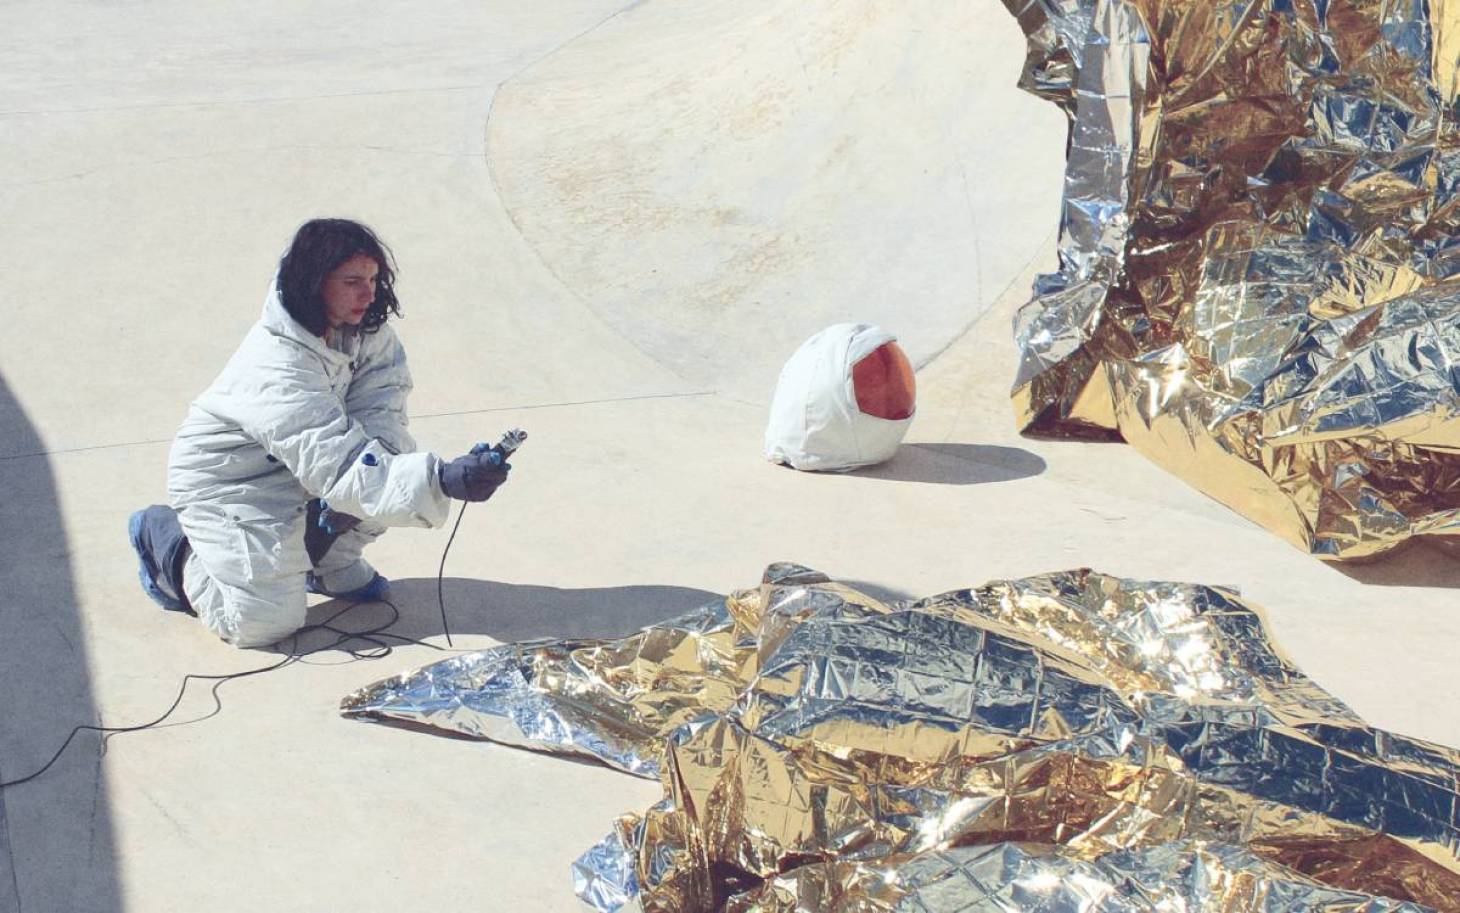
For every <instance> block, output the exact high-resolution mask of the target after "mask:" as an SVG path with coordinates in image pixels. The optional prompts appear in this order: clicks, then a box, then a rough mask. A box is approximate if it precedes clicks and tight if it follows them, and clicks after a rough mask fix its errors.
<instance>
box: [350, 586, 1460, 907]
mask: <svg viewBox="0 0 1460 913" xmlns="http://www.w3.org/2000/svg"><path fill="white" fill-rule="evenodd" d="M342 712H343V713H344V714H345V715H346V716H348V717H356V718H363V719H373V720H400V721H406V722H409V723H413V724H427V725H431V726H436V727H439V728H442V729H447V730H451V731H454V732H461V733H467V734H471V735H476V736H479V737H484V738H490V739H494V740H497V741H502V742H507V743H509V744H516V745H522V746H526V747H531V748H535V749H538V750H544V751H551V752H559V753H567V754H575V755H582V756H588V757H593V758H597V759H600V760H602V761H604V762H605V763H608V764H611V765H613V766H615V767H617V768H619V769H621V770H625V771H628V772H631V773H635V774H638V775H641V776H654V777H657V778H658V779H659V780H660V781H661V782H662V784H663V787H664V798H663V800H662V801H661V802H659V803H658V804H657V805H655V806H654V807H652V808H650V809H648V810H646V811H645V812H644V813H643V814H639V815H626V816H625V817H623V818H622V819H620V820H619V821H618V822H617V824H616V825H615V827H614V829H613V831H612V833H610V835H609V836H608V837H607V838H605V840H604V841H603V842H602V843H600V844H599V845H598V846H596V847H594V848H592V849H591V850H590V851H588V852H587V853H586V854H585V855H584V856H583V858H582V859H580V860H579V862H578V863H577V864H576V865H575V866H574V879H575V883H576V886H577V890H578V892H579V895H580V896H581V897H583V898H584V900H585V901H587V902H589V903H590V904H592V905H593V906H595V907H596V908H597V909H599V910H604V911H609V910H625V911H633V910H637V911H645V913H648V911H662V913H668V911H680V913H690V911H727V913H750V911H813V910H840V911H853V910H856V911H880V910H908V911H920V913H953V911H960V913H961V911H982V910H987V911H1001V913H1010V911H1028V913H1035V911H1039V913H1064V911H1068V913H1076V911H1081V913H1091V911H1122V913H1126V911H1142V910H1149V911H1152V913H1155V911H1168V910H1185V911H1212V913H1216V911H1221V913H1244V911H1250V913H1257V911H1264V913H1266V911H1277V910H1289V909H1311V910H1321V911H1333V913H1338V911H1357V910H1365V911H1370V913H1379V911H1386V913H1387V911H1418V910H1421V909H1435V910H1460V777H1457V773H1460V753H1457V752H1456V751H1454V750H1452V749H1449V748H1444V747H1441V746H1437V745H1433V744H1428V743H1424V742H1420V741H1417V740H1414V739H1409V738H1406V737H1404V736H1399V735H1395V734H1393V733H1388V732H1384V731H1381V730H1378V729H1374V728H1373V727H1371V726H1369V725H1368V724H1366V723H1365V722H1364V721H1363V720H1361V719H1359V718H1358V717H1357V716H1355V715H1354V714H1353V713H1352V711H1350V710H1349V709H1348V708H1347V707H1346V706H1344V705H1343V704H1342V703H1341V702H1340V701H1338V700H1337V699H1336V698H1334V697H1333V696H1332V695H1330V694H1328V693H1327V692H1325V691H1323V690H1322V689H1321V688H1319V687H1318V686H1317V685H1316V684H1314V683H1313V682H1312V681H1310V680H1309V679H1308V678H1306V677H1305V676H1304V675H1303V674H1302V673H1301V672H1300V671H1299V670H1298V669H1297V668H1295V667H1294V666H1293V664H1292V663H1291V662H1290V661H1289V660H1288V659H1286V658H1285V657H1284V656H1283V655H1282V654H1281V653H1280V652H1279V651H1278V650H1277V649H1276V648H1275V647H1274V646H1273V644H1272V643H1271V642H1270V641H1269V640H1268V637H1267V635H1266V632H1265V628H1264V624H1263V621H1262V619H1261V617H1260V615H1259V614H1258V612H1257V610H1256V609H1254V608H1253V607H1252V606H1250V605H1247V604H1245V603H1244V602H1243V601H1242V600H1241V598H1240V597H1239V596H1238V595H1237V594H1236V593H1235V592H1234V591H1232V590H1229V589H1223V588H1219V587H1205V586H1197V585H1188V584H1177V583H1163V582H1140V581H1131V580H1123V579H1118V578H1112V577H1108V576H1105V575H1102V574H1098V573H1095V572H1092V571H1088V570H1076V571H1069V572H1064V573H1056V574H1049V575H1044V576H1038V577H1031V578H1026V579H1022V580H1012V581H998V582H994V583H990V584H986V585H985V586H982V587H980V588H978V589H974V590H960V591H955V592H952V593H946V594H943V595H941V596H936V597H931V598H928V599H922V600H917V601H912V602H907V603H897V604H884V603H882V602H879V601H877V600H875V599H872V598H870V597H868V596H866V595H864V594H861V593H859V592H857V591H856V590H854V589H852V588H849V587H847V586H845V585H842V584H837V583H834V582H832V581H829V580H827V579H826V578H825V577H824V576H822V575H820V574H818V573H816V572H814V571H810V570H808V569H806V568H802V567H798V566H795V565H773V566H772V567H771V568H769V569H768V570H767V571H766V574H765V576H764V578H763V580H762V583H761V584H760V585H759V586H758V587H755V588H752V589H748V590H742V591H738V592H736V593H733V594H731V595H730V596H729V597H726V598H725V599H723V600H720V601H716V602H713V603H711V604H709V605H706V606H703V607H701V608H699V609H696V610H694V611H692V612H690V613H688V614H686V615H684V616H681V617H680V618H677V619H673V620H671V621H667V622H663V623H661V624H657V625H654V626H651V627H648V628H645V629H644V630H642V631H640V632H637V633H635V634H633V635H630V636H628V637H625V638H621V639H618V640H582V641H559V642H553V641H537V642H528V643H522V644H511V645H505V646H502V647H497V648H494V649H491V650H486V651H482V652H479V653H471V654H463V655H460V656H457V657H453V658H451V659H448V660H445V661H443V662H439V663H436V664H434V665H430V666H426V667H424V668H422V669H420V670H418V671H416V672H413V673H407V674H403V675H400V676H396V677H394V678H391V679H387V680H384V681H381V682H378V683H376V684H374V685H371V686H369V687H367V688H365V689H362V690H361V691H359V692H356V693H355V694H353V695H351V696H349V697H347V698H346V699H345V700H344V702H343V703H342ZM1365 904H1368V906H1365Z"/></svg>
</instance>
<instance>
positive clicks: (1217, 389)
mask: <svg viewBox="0 0 1460 913" xmlns="http://www.w3.org/2000/svg"><path fill="white" fill-rule="evenodd" d="M1005 4H1006V5H1007V6H1008V7H1009V8H1010V10H1011V11H1012V12H1014V13H1015V15H1016V16H1017V17H1018V19H1019V22H1020V24H1021V25H1022V27H1023V29H1024V31H1025V34H1026V35H1027V37H1028V41H1029V55H1028V59H1027V62H1026V66H1025V71H1024V77H1023V79H1022V81H1021V84H1022V85H1023V86H1024V87H1025V88H1026V89H1029V90H1030V91H1032V92H1034V93H1036V94H1038V95H1040V96H1042V97H1045V98H1049V99H1051V100H1052V101H1054V102H1056V103H1057V104H1059V105H1060V106H1061V107H1062V108H1063V109H1064V110H1065V112H1066V113H1067V114H1068V115H1069V117H1070V125H1071V133H1070V145H1069V157H1068V164H1067V169H1066V173H1065V185H1064V204H1063V211H1062V214H1061V232H1060V243H1059V255H1060V268H1059V271H1058V272H1057V273H1054V274H1050V275H1046V276H1041V277H1040V278H1039V280H1038V281H1037V282H1036V284H1035V289H1034V298H1033V300H1032V301H1031V302H1030V303H1028V304H1026V305H1025V306H1024V308H1023V309H1022V310H1021V311H1020V313H1019V316H1018V318H1017V320H1016V327H1015V331H1016V335H1017V338H1018V343H1019V347H1020V350H1021V364H1020V366H1019V373H1018V376H1017V378H1016V380H1015V384H1014V394H1013V395H1014V402H1015V407H1016V411H1017V412H1018V414H1019V420H1020V422H1021V423H1022V425H1023V426H1024V428H1025V430H1026V431H1027V432H1029V433H1032V434H1040V435H1054V436H1071V437H1090V436H1095V437H1107V438H1116V437H1119V438H1123V439H1124V440H1126V441H1127V442H1129V443H1130V444H1131V445H1132V446H1134V447H1136V448H1137V449H1138V450H1140V451H1141V452H1142V453H1144V454H1145V455H1146V456H1147V457H1149V458H1150V459H1152V460H1153V461H1155V462H1156V463H1158V464H1160V465H1161V466H1163V467H1165V468H1166V469H1168V470H1170V471H1171V472H1173V473H1176V474H1177V475H1179V476H1181V477H1182V478H1184V479H1186V480H1187V481H1189V482H1190V483H1191V484H1193V485H1195V486H1196V487H1197V488H1199V489H1201V490H1202V491H1204V492H1206V493H1207V494H1209V495H1211V496H1212V497H1215V498H1217V499H1218V500H1220V501H1222V502H1224V503H1226V504H1227V505H1228V506H1230V507H1232V508H1233V509H1235V510H1237V511H1239V512H1241V513H1243V514H1245V515H1246V516H1248V517H1249V518H1251V519H1253V520H1255V521H1257V522H1259V523H1261V524H1263V525H1264V526H1266V527H1268V528H1269V529H1271V530H1273V531H1274V532H1276V533H1278V534H1279V535H1281V536H1283V537H1284V538H1286V539H1287V540H1288V541H1290V542H1292V543H1293V544H1294V545H1297V546H1298V547H1299V548H1303V549H1305V550H1308V551H1310V552H1311V553H1313V554H1315V555H1318V556H1320V557H1323V558H1328V559H1350V558H1361V557H1365V556H1370V555H1375V554H1378V553H1380V552H1383V551H1385V550H1388V549H1390V548H1393V547H1395V546H1396V545H1398V544H1400V543H1403V542H1405V541H1406V540H1408V539H1410V538H1411V537H1415V536H1434V537H1457V539H1460V366H1457V362H1456V359H1457V357H1460V232H1457V228H1460V127H1457V117H1460V99H1457V73H1460V0H1239V2H1230V0H1005ZM1451 541H1456V540H1454V539H1452V540H1451Z"/></svg>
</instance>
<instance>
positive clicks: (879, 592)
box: [837, 578, 918, 604]
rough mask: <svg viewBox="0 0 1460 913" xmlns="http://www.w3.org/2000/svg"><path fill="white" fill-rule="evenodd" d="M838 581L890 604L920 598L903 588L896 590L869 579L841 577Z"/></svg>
mask: <svg viewBox="0 0 1460 913" xmlns="http://www.w3.org/2000/svg"><path fill="white" fill-rule="evenodd" d="M837 582H838V583H844V584H846V585H847V586H849V587H851V588H852V589H854V590H856V591H857V592H859V593H865V594H866V595H868V596H871V597H872V598H873V599H877V600H880V601H881V602H884V603H888V604H891V603H894V602H906V601H907V600H910V599H916V598H918V597H916V596H914V595H913V594H912V593H905V592H903V591H902V590H895V589H893V588H892V587H887V586H883V585H882V584H880V583H872V582H870V581H867V580H842V579H840V578H839V579H838V580H837Z"/></svg>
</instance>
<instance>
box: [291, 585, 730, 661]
mask: <svg viewBox="0 0 1460 913" xmlns="http://www.w3.org/2000/svg"><path fill="white" fill-rule="evenodd" d="M441 590H442V595H443V596H444V597H445V600H446V613H447V619H448V621H449V622H450V625H451V633H452V635H453V636H454V635H459V634H484V635H486V636H488V637H491V638H493V639H495V640H499V641H501V642H502V643H513V642H515V641H520V640H531V639H533V638H538V637H548V638H554V639H558V638H614V637H622V636H624V635H625V634H631V633H633V632H634V631H637V630H639V629H640V628H642V627H645V626H647V625H651V624H654V623H655V622H658V621H664V620H666V619H669V618H673V617H675V616H677V615H683V614H684V613H686V612H688V611H690V610H692V609H696V608H698V607H700V606H702V605H704V604H705V603H707V602H713V601H719V600H720V599H722V598H723V597H722V596H720V595H718V594H716V593H711V592H709V591H707V590H697V589H693V588H690V587H680V586H657V585H652V584H649V585H640V586H617V587H592V588H588V589H582V590H563V589H558V588H557V587H548V586H533V585H530V584H517V583H497V582H494V581H490V580H469V579H465V578H462V577H447V578H446V579H445V580H444V581H442V587H441ZM390 591H391V602H393V603H394V604H395V606H396V608H397V609H398V610H399V611H400V620H399V621H398V622H396V623H395V624H394V625H393V626H392V627H391V628H390V631H391V633H394V634H399V635H401V636H403V637H409V638H413V639H416V640H424V639H426V638H431V637H440V635H441V633H442V630H441V608H440V604H439V602H438V601H437V598H436V578H434V577H431V578H421V577H414V578H406V579H403V580H392V581H391V582H390ZM343 607H344V606H343V604H342V603H340V602H338V601H337V600H329V601H327V602H324V603H321V604H319V605H316V606H312V607H311V608H310V611H309V621H310V622H311V623H317V622H320V621H323V620H324V619H325V618H328V617H329V616H330V615H332V614H334V613H335V612H338V611H339V610H340V609H341V608H343ZM389 619H390V608H389V607H388V606H385V605H380V604H366V605H361V606H359V607H358V608H356V609H354V610H352V611H350V612H347V613H345V614H344V615H343V616H341V617H340V619H339V620H338V621H336V622H335V627H339V628H343V629H346V630H350V631H360V630H365V629H368V628H372V627H376V626H379V625H381V624H384V623H385V622H386V621H388V620H389ZM333 639H334V637H333V635H328V636H327V635H326V634H323V633H320V632H314V633H312V634H310V635H309V636H307V637H304V638H301V639H300V643H299V645H298V648H299V649H300V650H306V651H307V650H310V649H314V648H317V647H320V646H321V645H324V644H328V643H330V641H332V640H333ZM437 642H438V643H439V641H437ZM350 646H354V647H358V646H359V644H352V645H350Z"/></svg>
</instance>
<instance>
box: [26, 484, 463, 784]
mask: <svg viewBox="0 0 1460 913" xmlns="http://www.w3.org/2000/svg"><path fill="white" fill-rule="evenodd" d="M465 506H466V505H465V504H463V505H462V507H463V508H465ZM460 522H461V517H460V516H458V517H457V523H458V524H459V523H460ZM452 535H453V536H455V530H453V531H452ZM450 547H451V543H450V542H447V548H450ZM445 562H446V556H445V554H444V553H443V554H442V564H443V566H444V565H445ZM370 602H379V603H383V604H384V605H387V606H389V607H390V611H391V617H390V620H389V621H387V622H385V623H384V624H382V625H377V626H375V627H373V628H366V629H365V630H362V631H351V630H349V629H347V628H337V627H335V626H334V624H333V622H334V621H336V620H337V619H339V618H340V617H341V616H343V615H345V614H346V613H348V612H352V611H354V610H355V609H358V608H359V607H360V606H363V605H369V604H370ZM370 602H354V603H350V604H349V605H347V606H345V607H344V608H342V609H340V610H338V611H337V612H335V613H334V614H333V615H331V616H330V617H328V618H326V619H325V620H324V621H322V622H319V623H318V624H312V625H306V626H305V627H303V628H300V629H299V630H298V631H295V632H294V633H293V634H291V635H289V647H290V648H289V651H288V652H287V653H285V655H284V657H283V658H282V659H280V660H279V661H278V662H276V663H272V664H270V665H267V666H260V667H259V668H257V669H248V670H245V671H243V672H230V673H228V674H226V675H204V674H201V673H196V672H189V673H188V674H187V675H184V676H183V680H182V686H181V687H180V688H178V692H177V697H176V698H174V699H173V701H172V705H171V706H170V707H168V708H167V712H166V713H164V714H162V716H160V717H158V718H157V719H155V720H153V721H151V722H150V723H141V724H138V725H135V726H93V725H91V724H89V723H87V724H82V725H80V726H77V727H75V728H74V729H72V730H71V734H70V735H68V736H66V741H64V742H62V743H61V747H60V748H58V749H56V753H55V754H53V755H51V759H50V760H49V761H47V762H46V763H45V764H43V765H42V766H41V768H40V769H39V770H37V771H35V772H34V773H30V774H27V775H26V776H24V777H20V778H19V779H15V780H6V781H3V782H0V789H8V788H10V787H12V786H19V785H20V784H22V783H29V782H30V781H31V780H34V779H36V778H37V777H39V776H40V775H41V774H43V773H45V772H46V771H48V770H50V769H51V766H52V765H54V764H55V763H56V762H57V761H58V760H60V758H61V755H62V754H64V753H65V751H66V749H67V747H69V746H70V744H71V742H72V740H74V739H75V738H76V735H77V734H78V733H81V732H86V731H90V732H99V733H101V734H102V745H103V747H105V745H106V740H107V739H110V738H111V737H112V736H114V735H118V734H120V733H124V732H140V731H142V730H144V729H152V728H155V727H160V726H162V724H163V723H164V722H166V720H167V718H168V717H170V716H172V715H173V713H174V712H176V711H177V708H178V707H179V706H181V704H182V701H183V697H184V696H185V695H186V694H187V690H188V683H189V682H192V681H211V682H213V683H214V684H213V688H212V694H213V710H212V711H211V712H209V713H208V714H207V715H206V716H201V717H198V718H197V719H193V720H184V721H183V722H180V723H173V724H172V725H174V726H182V725H186V724H188V723H197V722H201V721H202V720H206V719H210V718H212V717H214V716H216V715H217V714H218V713H219V712H221V711H222V710H223V704H222V701H221V700H219V698H218V689H219V688H221V687H223V685H225V684H227V683H228V682H231V681H233V680H234V679H239V678H248V677H249V676H251V675H260V674H262V673H264V672H272V671H274V670H275V669H282V668H284V667H285V666H289V665H293V664H294V663H302V662H304V661H305V659H306V658H307V657H310V656H313V655H314V654H316V653H323V652H325V651H326V650H333V649H336V648H338V647H341V646H343V645H344V644H347V643H349V642H350V641H352V640H360V641H364V642H365V643H366V644H369V645H370V649H369V650H368V651H367V650H362V649H347V650H345V652H346V653H349V654H350V657H351V659H350V660H349V662H358V661H360V660H367V659H384V658H385V657H387V656H389V655H390V654H391V652H392V648H391V645H390V644H388V643H386V642H385V641H384V640H382V639H381V638H386V637H389V638H393V639H395V640H399V641H402V642H404V643H410V644H418V645H420V646H423V647H430V648H431V649H432V650H442V651H444V650H445V648H444V647H438V646H436V645H435V644H430V643H426V642H425V641H422V640H416V639H415V638H413V637H407V636H405V635H404V634H395V633H393V632H391V631H388V630H386V629H387V628H389V627H391V626H392V625H394V624H395V623H396V622H397V621H400V609H399V608H398V607H397V606H396V604H395V603H393V602H391V601H390V600H389V599H375V600H371V601H370ZM443 605H444V604H443ZM311 631H329V632H330V633H332V634H335V635H337V636H336V638H335V639H334V640H333V641H331V642H330V643H327V644H324V645H322V646H319V647H315V648H314V649H312V650H306V651H304V652H302V653H300V652H296V648H297V647H298V646H299V637H300V635H302V634H307V633H309V632H311Z"/></svg>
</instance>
